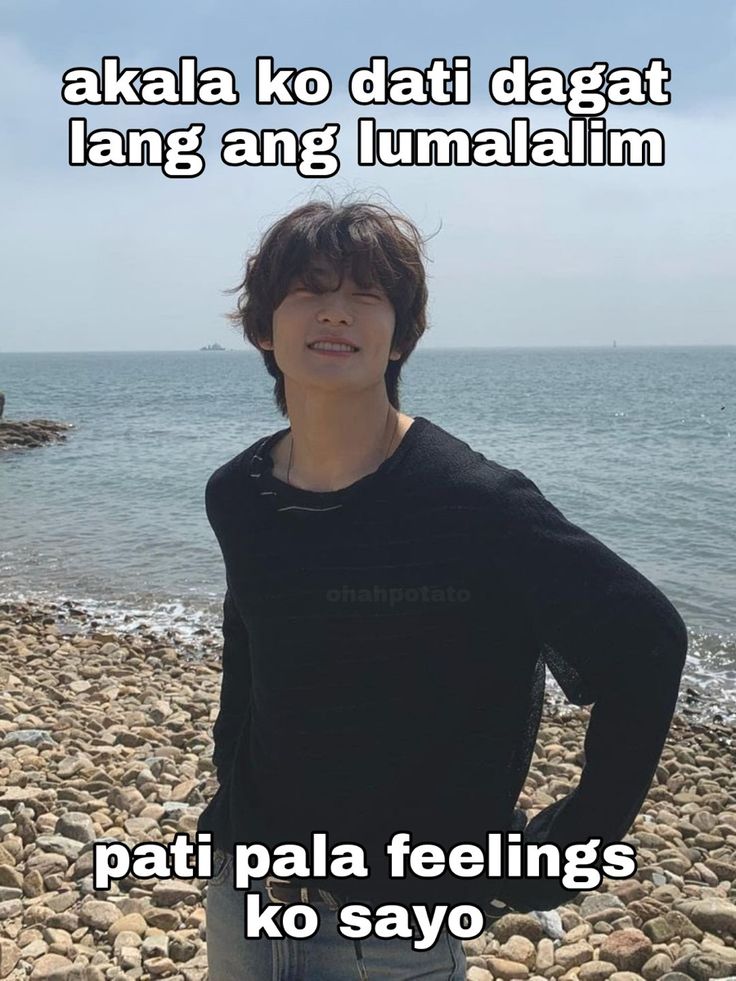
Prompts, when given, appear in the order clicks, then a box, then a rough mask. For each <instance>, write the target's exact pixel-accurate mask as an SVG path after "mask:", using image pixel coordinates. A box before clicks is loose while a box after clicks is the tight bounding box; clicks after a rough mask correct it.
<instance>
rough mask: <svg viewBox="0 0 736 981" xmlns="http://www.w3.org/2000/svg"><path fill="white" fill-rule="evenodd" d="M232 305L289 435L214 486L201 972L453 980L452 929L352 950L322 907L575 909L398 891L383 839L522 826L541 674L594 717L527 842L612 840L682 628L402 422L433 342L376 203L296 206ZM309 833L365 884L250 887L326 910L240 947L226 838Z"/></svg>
mask: <svg viewBox="0 0 736 981" xmlns="http://www.w3.org/2000/svg"><path fill="white" fill-rule="evenodd" d="M238 289H239V290H240V291H241V293H240V297H239V302H238V313H237V314H236V315H234V319H236V320H237V321H238V322H239V323H240V324H241V325H242V327H243V330H244V333H245V336H246V338H247V339H248V340H249V341H250V342H251V343H253V344H254V345H255V346H257V347H258V348H259V350H260V351H261V352H262V355H263V358H264V361H265V364H266V367H267V369H268V371H269V372H270V373H271V375H272V376H273V377H274V378H275V379H276V384H275V395H276V401H277V404H278V406H279V408H280V410H281V412H282V414H284V415H285V416H288V419H289V423H290V425H289V427H288V428H285V429H282V430H280V431H278V432H276V433H274V434H273V435H271V436H268V437H265V438H262V439H259V440H258V441H257V442H256V443H254V444H253V445H252V446H250V447H248V449H246V450H244V451H243V452H242V453H240V454H239V455H238V456H236V457H235V458H234V459H232V460H231V461H230V462H229V463H226V464H225V465H224V466H222V467H220V468H219V469H218V470H217V471H216V472H215V473H214V474H213V475H212V477H211V478H210V480H209V482H208V485H207V492H206V505H207V514H208V518H209V520H210V523H211V524H212V527H213V529H214V531H215V533H216V535H217V538H218V541H219V544H220V546H221V549H222V553H223V558H224V562H225V569H226V576H227V591H226V595H225V601H224V620H223V637H224V647H223V676H222V693H221V708H220V713H219V716H218V719H217V721H216V723H215V727H214V740H215V753H214V761H215V764H216V767H217V773H218V778H219V782H220V787H219V790H218V792H217V794H216V795H215V797H214V798H213V800H212V801H211V802H210V804H209V805H208V807H207V808H206V810H205V811H204V813H203V814H202V816H201V818H200V822H199V828H198V830H200V831H204V830H208V831H211V832H212V834H213V840H214V843H215V845H216V847H217V852H216V854H217V858H218V861H217V863H216V864H217V868H216V874H215V876H214V878H213V879H211V880H210V883H209V890H208V911H207V914H208V915H207V921H208V923H207V940H208V949H209V959H210V978H211V979H212V981H224V979H227V978H231V977H232V978H233V979H234V978H242V977H254V978H260V977H263V978H271V977H272V976H273V977H276V976H279V977H281V976H283V977H286V976H287V974H288V976H290V977H292V976H293V977H303V978H309V979H311V978H315V979H317V978H318V979H319V981H329V979H331V978H335V979H338V978H339V979H340V981H344V979H345V978H347V977H352V976H355V977H359V976H360V977H370V978H372V979H375V978H383V977H402V978H413V977H416V976H419V975H421V976H422V977H427V978H429V977H432V978H434V977H436V978H448V977H456V978H464V977H465V958H464V956H463V951H462V945H461V942H460V941H459V940H458V939H456V938H454V937H452V936H450V935H449V934H448V933H447V932H446V931H445V932H444V933H443V934H442V937H441V940H440V941H438V942H437V943H436V944H435V945H434V946H433V947H432V948H431V949H429V950H414V949H413V947H412V941H411V939H410V938H409V939H407V938H403V937H402V938H396V939H380V938H376V937H372V936H371V937H368V938H366V939H363V940H362V941H361V942H360V943H358V942H355V943H354V942H353V941H352V940H350V939H348V938H346V937H343V936H341V935H340V934H339V933H338V931H337V928H336V916H337V913H336V909H337V907H338V906H339V905H341V904H344V903H345V902H347V901H351V902H363V903H365V904H367V905H368V906H369V907H370V908H371V909H375V908H376V907H377V906H379V905H382V904H385V903H391V902H393V903H401V904H404V905H405V906H409V905H410V904H413V903H416V904H420V905H422V904H423V905H427V906H431V905H432V904H435V903H447V904H451V905H456V904H460V903H473V904H476V905H480V906H481V907H482V908H483V909H484V910H487V911H488V914H489V917H492V916H493V915H494V907H493V906H491V902H492V901H493V900H496V902H497V903H499V904H502V903H508V904H509V906H510V907H511V908H513V909H517V910H522V911H528V910H532V909H537V910H542V909H551V908H554V907H555V906H557V905H559V904H561V903H564V902H567V901H569V900H570V899H571V898H573V897H574V896H575V895H576V892H575V891H571V890H567V889H565V888H564V887H562V886H561V884H560V882H559V880H549V879H515V878H513V877H508V878H503V879H494V878H489V877H487V876H485V875H481V876H477V875H476V876H475V877H468V878H465V877H462V878H461V877H456V876H454V875H452V874H450V873H448V872H447V871H444V872H442V874H440V875H438V876H433V877H423V876H420V875H416V874H412V873H410V872H408V873H407V874H406V875H405V877H404V878H392V877H391V876H389V874H388V873H389V861H388V857H387V854H386V844H387V843H388V842H389V841H390V840H391V838H392V837H393V835H394V834H396V833H397V832H400V831H407V832H410V833H411V840H412V844H423V843H435V844H438V845H440V846H442V847H443V848H444V849H445V850H446V851H448V850H449V849H450V848H452V846H454V845H457V844H458V843H473V844H475V845H477V846H479V847H480V848H481V849H483V850H484V851H485V849H486V848H487V835H488V834H489V833H490V832H508V831H509V830H521V829H523V828H524V825H525V821H526V816H525V815H524V814H523V812H521V811H520V810H519V809H518V808H516V806H515V805H516V802H517V798H518V795H519V792H520V791H521V789H522V787H523V785H524V781H525V778H526V774H527V772H528V769H529V764H530V761H531V756H532V752H533V748H534V743H535V739H536V734H537V730H538V726H539V721H540V714H541V709H542V701H543V694H544V675H545V663H546V664H548V665H549V666H550V668H551V670H552V671H553V673H554V675H555V677H556V678H557V679H558V681H559V682H560V685H561V686H562V688H563V690H564V691H565V694H566V695H567V697H568V698H569V699H570V701H571V702H573V703H575V704H577V705H587V704H592V705H593V708H592V712H591V718H590V724H589V728H588V732H587V735H586V739H585V766H584V769H583V772H582V777H581V779H580V782H579V784H578V786H576V787H575V788H574V790H573V791H572V792H571V793H570V794H569V795H568V796H566V797H564V798H562V799H560V800H557V801H556V802H555V803H554V804H552V805H550V806H549V807H547V808H545V809H544V810H543V811H541V812H540V813H539V814H537V815H536V816H535V817H534V818H533V819H532V820H531V821H530V822H529V824H528V825H527V826H526V828H525V830H524V834H523V839H524V841H525V842H530V841H531V842H551V843H555V844H557V845H558V846H559V847H560V848H561V849H563V850H564V848H565V847H566V846H567V845H568V844H571V843H577V842H587V841H588V839H589V838H591V837H593V836H595V837H598V838H600V839H602V841H601V845H600V849H599V851H600V850H602V849H603V847H605V845H606V844H607V843H609V842H614V841H619V840H620V839H621V838H622V837H623V836H624V835H625V834H626V833H627V832H628V830H629V828H630V827H631V825H632V823H633V821H634V818H635V817H636V815H637V813H638V812H639V809H640V807H641V804H642V802H643V800H644V798H645V796H646V794H647V791H648V789H649V786H650V784H651V781H652V778H653V776H654V772H655V769H656V766H657V763H658V760H659V757H660V754H661V751H662V747H663V744H664V741H665V739H666V736H667V733H668V730H669V726H670V722H671V719H672V714H673V712H674V708H675V705H676V700H677V693H678V688H679V681H680V676H681V672H682V668H683V665H684V661H685V656H686V649H687V634H686V630H685V627H684V624H683V623H682V620H681V619H680V617H679V615H678V614H677V612H676V611H675V610H674V608H673V607H672V606H671V605H670V603H669V602H668V601H667V599H666V598H665V597H664V596H663V595H662V593H661V592H659V590H657V589H656V588H655V587H654V586H653V585H652V584H651V583H650V582H648V581H647V580H646V579H645V578H644V577H643V576H641V575H640V574H639V573H638V572H636V571H635V570H634V569H633V568H632V567H631V566H629V565H627V564H626V563H625V562H624V561H623V560H622V559H620V558H618V557H617V556H616V555H615V554H614V553H613V552H611V551H610V550H609V549H607V548H606V547H605V546H604V545H602V544H601V543H600V542H599V541H597V540H596V539H595V538H593V537H592V536H590V535H588V534H587V533H586V532H584V531H582V530H581V529H580V528H578V527H576V526H575V525H573V524H571V523H570V522H568V521H567V520H566V519H565V518H564V517H563V515H562V514H561V513H560V512H559V511H558V510H557V509H556V508H555V507H554V506H553V505H552V504H550V503H549V502H548V501H547V500H546V499H545V498H544V497H543V496H542V494H541V493H540V491H539V490H538V489H537V487H536V486H535V485H534V484H533V483H532V482H531V481H530V480H529V479H527V478H526V477H525V476H524V475H523V474H521V473H520V472H518V471H516V470H508V469H505V468H504V467H501V466H499V465H498V464H496V463H494V462H492V461H490V460H487V459H486V458H485V457H484V456H483V455H482V454H481V453H478V452H475V451H473V450H472V449H471V448H470V446H468V444H467V443H465V442H463V441H462V440H460V439H458V438H456V437H454V436H452V435H451V434H450V433H448V432H446V431H445V430H444V429H442V428H441V427H440V426H438V425H436V424H435V423H433V422H431V421H430V420H428V419H426V418H424V417H422V416H418V417H416V418H412V417H411V416H409V415H407V414H405V413H402V412H401V411H400V408H399V397H398V384H399V376H400V372H401V367H402V365H403V364H404V362H405V361H406V359H407V358H408V357H409V355H410V354H411V352H412V351H413V349H414V347H415V346H416V343H417V341H418V340H419V338H420V337H421V335H422V333H423V332H424V330H425V327H426V319H425V308H426V300H427V290H426V285H425V277H424V268H423V263H422V243H421V239H420V237H419V234H418V233H417V231H416V229H415V228H414V226H413V225H412V224H411V223H410V222H408V221H407V220H406V219H404V218H401V217H399V216H396V215H392V214H390V213H389V212H387V211H386V210H384V209H382V208H380V207H377V206H372V205H367V204H352V205H346V206H342V207H338V206H333V205H331V204H327V203H313V204H309V205H306V206H304V207H302V208H299V209H297V210H296V211H294V212H292V213H291V214H289V215H287V216H286V217H285V218H283V219H281V220H280V221H279V222H277V223H276V224H275V225H274V226H273V227H272V228H271V229H270V230H269V231H268V232H267V233H266V235H265V236H264V238H263V241H262V242H261V244H260V247H259V249H258V251H257V252H256V254H255V255H254V256H253V257H251V258H250V259H249V261H248V264H247V270H246V275H245V278H244V281H243V283H242V284H241V285H240V286H239V287H238ZM320 831H322V832H327V833H328V835H329V842H330V845H336V844H338V843H342V842H353V843H356V844H359V845H360V846H362V848H363V849H364V852H365V855H366V860H367V865H368V868H369V870H370V875H369V876H368V877H366V878H358V877H352V878H344V879H341V878H338V877H327V878H321V879H314V880H311V881H306V880H304V879H300V878H294V879H293V880H292V882H291V884H289V883H287V884H280V883H274V882H272V881H269V882H268V884H266V883H263V882H258V883H256V889H257V890H258V891H259V892H260V893H261V895H262V897H263V902H264V904H265V903H266V902H279V903H297V902H300V901H305V902H307V903H309V904H310V905H314V906H315V908H317V909H319V910H320V912H321V914H322V918H321V926H320V930H319V931H318V933H317V935H315V936H314V937H312V938H310V939H308V940H292V939H290V938H288V937H284V938H283V939H270V938H269V937H261V938H259V939H245V938H244V917H243V911H244V907H243V903H244V893H243V892H242V891H236V890H235V889H234V888H233V881H232V852H233V850H234V845H235V843H238V842H263V843H265V844H267V845H269V846H274V845H276V844H278V843H282V842H284V843H285V842H288V843H300V844H303V845H304V846H305V847H306V848H307V849H308V850H310V851H311V844H312V835H313V833H315V832H320ZM598 867H600V866H598ZM304 890H306V891H304ZM496 915H497V914H496ZM279 970H281V971H282V972H283V973H282V974H278V971H279ZM272 971H274V972H275V973H273V975H272ZM289 972H291V973H289Z"/></svg>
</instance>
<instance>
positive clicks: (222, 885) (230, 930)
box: [206, 849, 466, 981]
mask: <svg viewBox="0 0 736 981" xmlns="http://www.w3.org/2000/svg"><path fill="white" fill-rule="evenodd" d="M233 867H234V862H233V856H232V855H229V854H226V853H225V852H222V851H220V850H219V849H215V852H214V862H213V871H214V875H213V876H212V878H211V879H210V880H209V882H208V884H207V904H206V910H207V964H208V967H209V981H350V979H351V978H355V979H356V981H360V979H363V981H365V979H368V981H415V979H422V981H465V968H466V965H465V953H464V951H463V946H462V941H461V940H459V939H457V937H453V936H452V935H451V934H450V933H448V932H447V930H443V931H442V933H441V934H440V936H439V939H438V940H437V943H436V944H435V945H434V947H432V949H431V950H414V949H413V948H412V946H411V945H412V939H411V938H403V937H394V938H391V939H383V938H381V937H375V936H372V935H371V936H369V937H366V938H365V939H363V940H361V941H360V950H361V954H362V965H360V964H359V961H358V951H357V950H356V946H355V944H354V942H353V940H352V939H351V938H348V937H343V936H341V935H340V934H339V933H338V932H337V912H336V911H337V909H338V904H337V902H336V901H335V897H333V896H332V894H331V893H328V892H325V893H324V898H325V902H323V903H315V904H310V905H314V908H315V909H316V910H317V911H318V913H319V916H320V926H319V929H318V930H317V932H316V933H315V934H314V936H313V937H308V938H302V939H298V940H297V939H294V938H292V937H287V936H284V937H283V938H282V939H274V938H271V937H268V936H265V935H262V936H260V937H254V938H248V937H246V936H245V919H244V904H245V890H242V889H235V886H234V882H233ZM248 891H249V892H257V893H259V894H260V896H261V907H263V906H265V905H266V903H269V902H270V900H269V899H268V897H267V896H266V892H265V887H264V882H263V880H262V879H253V880H251V884H250V888H249V890H248Z"/></svg>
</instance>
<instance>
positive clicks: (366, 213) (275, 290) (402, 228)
mask: <svg viewBox="0 0 736 981" xmlns="http://www.w3.org/2000/svg"><path fill="white" fill-rule="evenodd" d="M317 255H320V256H321V257H324V258H325V259H326V260H327V263H328V264H329V266H331V267H332V268H333V269H334V270H335V271H337V272H339V275H340V278H341V280H342V277H343V276H344V275H345V273H346V272H347V273H349V275H350V276H351V277H352V279H354V280H355V282H356V283H357V284H358V285H359V286H361V287H363V288H365V287H368V286H375V285H379V286H381V287H382V288H383V290H384V292H385V293H386V295H387V296H388V298H389V299H390V301H391V303H392V305H393V308H394V311H395V314H396V326H395V328H394V335H393V339H392V342H391V349H392V350H394V349H396V350H398V351H400V352H401V357H400V358H398V359H396V360H391V359H389V361H388V366H387V368H386V373H385V380H386V393H387V395H388V399H389V402H390V403H391V405H393V406H394V408H395V409H399V407H400V406H399V377H400V375H401V368H402V366H403V364H404V363H405V362H406V360H407V358H408V357H409V355H410V354H411V352H412V351H413V350H414V348H415V347H416V345H417V342H418V341H419V338H420V337H421V336H422V334H423V333H424V331H425V330H426V329H427V312H426V307H427V285H426V278H425V271H424V264H423V261H422V260H423V256H424V241H423V239H422V237H421V235H420V234H419V232H418V230H417V228H416V226H415V225H414V224H413V222H411V221H410V220H409V219H408V218H406V217H404V216H402V215H400V214H397V213H394V212H391V211H389V210H387V209H386V208H384V207H382V206H381V205H377V204H368V203H365V202H358V203H353V204H350V203H344V202H343V203H340V204H334V203H332V202H327V201H315V202H311V203H309V204H305V205H303V206H302V207H300V208H297V209H296V210H295V211H291V212H290V213H289V214H287V215H285V216H284V217H283V218H280V219H279V220H278V221H277V222H275V224H273V225H272V226H271V227H270V228H269V229H268V230H267V231H266V232H265V234H264V235H263V237H262V239H261V242H260V244H259V246H258V249H257V251H256V252H255V253H254V254H253V255H251V256H249V257H248V259H247V260H246V264H245V276H244V278H243V281H242V282H241V283H239V284H238V285H237V286H236V287H234V288H233V289H231V290H226V292H227V293H238V294H239V295H238V300H237V309H236V310H235V311H234V312H233V313H229V314H227V315H226V316H227V318H228V319H229V320H230V321H231V322H232V323H233V324H234V325H235V326H237V327H238V329H239V330H242V332H243V336H244V337H245V339H246V340H247V341H250V343H251V344H253V346H254V347H255V348H257V350H258V351H259V352H260V353H261V355H262V357H263V360H264V362H265V364H266V368H267V369H268V372H269V374H270V375H272V376H273V378H275V379H276V384H275V385H274V396H275V398H276V404H277V405H278V407H279V410H280V412H281V414H282V415H284V416H286V415H288V412H287V406H286V392H285V385H284V375H283V372H282V371H281V369H280V368H279V366H278V365H277V364H276V359H275V357H274V353H273V351H266V350H264V349H263V348H261V347H260V344H259V341H262V340H269V341H272V340H273V336H272V321H273V312H274V310H275V309H276V308H277V307H278V306H279V305H280V304H281V302H282V300H283V299H284V297H285V296H286V294H287V292H288V289H289V286H290V284H291V282H292V281H293V280H294V279H295V278H296V277H301V278H303V279H304V281H305V284H306V285H307V286H308V287H309V288H318V284H316V283H315V282H313V281H312V280H313V279H314V277H315V273H314V270H313V269H312V263H313V260H314V258H315V257H316V256H317Z"/></svg>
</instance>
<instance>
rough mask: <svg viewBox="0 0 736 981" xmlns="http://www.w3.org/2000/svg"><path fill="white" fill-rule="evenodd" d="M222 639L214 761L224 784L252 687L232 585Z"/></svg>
mask: <svg viewBox="0 0 736 981" xmlns="http://www.w3.org/2000/svg"><path fill="white" fill-rule="evenodd" d="M222 641H223V643H222V681H221V685H220V711H219V713H218V716H217V719H216V720H215V725H214V728H213V731H212V735H213V739H214V743H215V748H214V752H213V755H212V762H213V763H214V765H215V768H216V770H217V779H218V780H219V782H220V784H223V783H224V782H225V780H226V779H227V776H228V774H229V772H230V768H231V766H232V762H233V757H234V756H235V747H236V744H237V741H238V737H239V735H240V732H241V729H242V727H243V725H244V723H245V720H246V718H247V716H248V712H249V708H250V689H251V676H250V649H249V645H248V632H247V630H246V627H245V624H244V623H243V620H242V618H241V616H240V614H239V613H238V611H237V608H236V606H235V603H234V602H233V598H232V595H231V593H230V589H229V588H228V589H227V591H226V593H225V600H224V603H223V620H222Z"/></svg>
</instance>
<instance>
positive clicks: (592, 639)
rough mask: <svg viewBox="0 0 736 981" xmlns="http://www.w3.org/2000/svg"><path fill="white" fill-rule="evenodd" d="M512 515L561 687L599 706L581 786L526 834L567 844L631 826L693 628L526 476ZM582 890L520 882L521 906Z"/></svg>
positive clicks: (564, 898)
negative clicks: (575, 523)
mask: <svg viewBox="0 0 736 981" xmlns="http://www.w3.org/2000/svg"><path fill="white" fill-rule="evenodd" d="M512 475H513V480H514V484H515V486H514V488H513V494H512V495H511V496H510V498H509V508H508V510H505V512H504V513H505V522H506V529H505V537H506V542H507V545H508V559H507V561H508V563H509V571H510V572H511V575H512V581H513V582H514V583H515V587H516V589H518V592H519V595H520V596H521V607H522V609H523V610H524V612H525V615H526V616H527V617H528V620H527V622H528V623H529V625H530V627H531V630H532V631H533V633H534V636H535V639H536V642H537V643H538V644H539V648H540V650H541V651H542V653H543V655H544V658H545V661H546V662H547V664H548V665H549V667H550V669H551V671H552V673H553V674H554V676H555V678H556V679H557V680H558V682H559V684H560V687H561V688H562V689H563V691H564V692H565V695H566V697H567V698H568V700H570V701H571V702H573V703H574V704H577V705H587V704H592V706H593V707H592V710H591V714H590V720H589V724H588V729H587V732H586V736H585V743H584V766H583V770H582V774H581V777H580V780H579V782H578V784H577V786H575V787H574V788H573V789H572V791H571V792H570V793H569V794H567V795H566V796H565V797H562V798H560V799H559V800H557V801H555V802H554V803H553V804H551V805H549V806H548V807H546V808H544V809H543V810H542V811H541V812H539V813H538V814H536V815H535V816H534V817H533V818H532V819H531V821H529V823H528V824H527V826H526V828H525V830H524V832H523V841H524V842H525V843H528V842H540V843H541V842H553V843H555V844H557V845H558V847H559V848H560V849H561V850H562V851H561V870H562V868H563V867H564V849H565V847H566V846H567V845H570V844H573V843H579V842H587V840H588V839H589V838H591V837H597V838H601V839H602V840H601V842H600V845H599V846H598V855H599V860H598V861H597V862H596V863H595V867H596V868H598V869H600V868H601V865H602V864H604V863H603V862H602V861H601V860H600V855H601V852H602V849H603V848H604V847H605V845H606V844H607V843H610V842H615V841H620V840H621V839H622V838H623V837H624V836H625V835H626V834H627V832H628V831H629V829H630V828H631V825H632V824H633V822H634V819H635V818H636V816H637V814H638V813H639V810H640V808H641V806H642V803H643V802H644V799H645V798H646V795H647V792H648V790H649V787H650V786H651V783H652V780H653V778H654V774H655V772H656V768H657V764H658V762H659V758H660V755H661V753H662V749H663V746H664V743H665V740H666V738H667V734H668V732H669V728H670V724H671V721H672V716H673V714H674V710H675V706H676V704H677V695H678V691H679V686H680V678H681V674H682V670H683V667H684V664H685V659H686V654H687V630H686V628H685V625H684V623H683V621H682V619H681V618H680V616H679V614H678V613H677V611H676V610H675V608H674V607H673V606H672V605H671V603H670V602H669V601H668V600H667V599H666V597H665V596H664V595H663V594H662V593H661V592H660V591H659V590H658V589H657V588H656V587H655V586H654V585H653V584H652V583H651V582H649V581H648V580H647V579H646V578H645V577H644V576H642V575H641V574H640V573H639V572H637V571H636V570H635V569H634V568H633V567H632V566H630V565H628V564H627V563H626V562H624V561H623V559H621V558H619V557H618V556H617V555H615V554H614V552H612V551H611V550H610V549H609V548H607V547H606V546H605V545H603V544H602V543H601V542H600V541H598V540H597V539H596V538H594V537H593V536H592V535H590V534H588V533H587V532H585V531H583V530H582V529H581V528H578V527H577V526H575V525H574V524H572V523H570V522H569V521H568V520H567V519H566V518H565V517H564V515H562V513H561V512H560V511H558V510H557V508H555V507H554V506H553V505H552V504H550V503H549V501H547V500H546V499H545V498H544V496H543V495H542V494H541V492H540V491H539V489H538V488H537V487H536V485H535V484H533V483H532V482H531V481H530V480H528V479H527V478H526V477H525V476H524V475H523V474H521V473H519V472H518V471H512ZM579 891H580V890H576V889H566V888H565V887H563V886H562V885H561V884H560V879H552V878H550V879H538V880H516V881H513V880H512V881H511V882H510V884H509V887H508V896H507V897H503V898H505V899H506V901H507V902H508V903H509V904H510V905H511V906H513V907H514V908H515V909H518V910H521V911H528V910H530V909H536V910H542V909H553V908H554V907H555V906H558V905H560V904H562V903H565V902H569V901H570V899H572V898H573V897H574V896H575V895H578V893H579Z"/></svg>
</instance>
